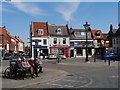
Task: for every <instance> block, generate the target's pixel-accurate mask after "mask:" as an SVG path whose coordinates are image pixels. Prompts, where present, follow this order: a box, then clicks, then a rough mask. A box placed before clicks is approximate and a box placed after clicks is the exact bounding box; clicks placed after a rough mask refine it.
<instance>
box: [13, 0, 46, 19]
mask: <svg viewBox="0 0 120 90" xmlns="http://www.w3.org/2000/svg"><path fill="white" fill-rule="evenodd" d="M11 4H13V5H14V6H15V7H16V8H17V9H19V10H20V11H22V12H24V13H27V14H29V15H32V16H35V17H39V16H41V15H45V12H44V11H43V10H42V9H41V8H39V7H38V6H36V5H34V4H33V3H26V2H12V3H11Z"/></svg>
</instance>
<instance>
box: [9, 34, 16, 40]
mask: <svg viewBox="0 0 120 90" xmlns="http://www.w3.org/2000/svg"><path fill="white" fill-rule="evenodd" d="M10 37H11V38H13V39H14V40H15V41H18V39H17V38H15V36H12V35H10Z"/></svg>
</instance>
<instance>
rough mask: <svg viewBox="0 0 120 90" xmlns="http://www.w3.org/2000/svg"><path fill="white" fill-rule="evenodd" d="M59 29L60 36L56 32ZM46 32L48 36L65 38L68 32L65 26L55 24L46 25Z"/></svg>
mask: <svg viewBox="0 0 120 90" xmlns="http://www.w3.org/2000/svg"><path fill="white" fill-rule="evenodd" d="M58 28H60V29H61V34H58V33H57V32H56V30H57V29H58ZM48 32H49V35H50V36H61V37H62V36H67V37H69V30H68V26H67V25H56V24H51V25H48Z"/></svg>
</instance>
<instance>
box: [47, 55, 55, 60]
mask: <svg viewBox="0 0 120 90" xmlns="http://www.w3.org/2000/svg"><path fill="white" fill-rule="evenodd" d="M47 58H48V59H56V58H57V55H55V54H49V55H48V57H47Z"/></svg>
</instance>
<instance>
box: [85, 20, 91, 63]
mask: <svg viewBox="0 0 120 90" xmlns="http://www.w3.org/2000/svg"><path fill="white" fill-rule="evenodd" d="M83 26H84V28H85V31H86V48H85V49H86V59H85V62H88V61H89V59H88V36H87V33H88V30H89V29H90V24H88V23H87V22H86V24H83Z"/></svg>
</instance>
